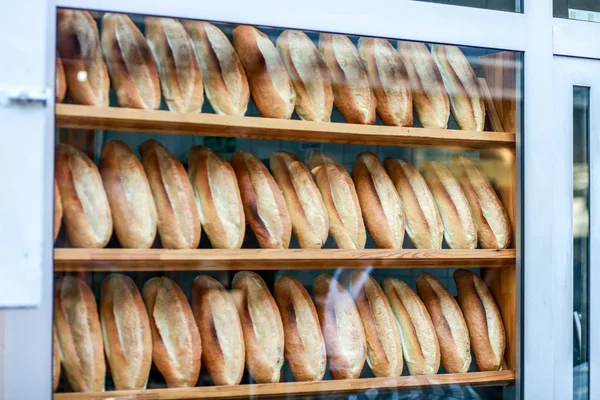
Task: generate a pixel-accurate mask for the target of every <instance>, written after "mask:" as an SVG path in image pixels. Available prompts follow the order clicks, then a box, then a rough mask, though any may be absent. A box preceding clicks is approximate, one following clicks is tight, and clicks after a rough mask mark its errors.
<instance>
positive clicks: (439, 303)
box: [417, 272, 471, 374]
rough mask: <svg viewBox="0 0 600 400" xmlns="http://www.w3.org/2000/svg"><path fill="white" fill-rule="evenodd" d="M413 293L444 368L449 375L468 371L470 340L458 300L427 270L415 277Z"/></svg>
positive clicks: (469, 364)
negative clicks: (431, 329) (431, 328)
mask: <svg viewBox="0 0 600 400" xmlns="http://www.w3.org/2000/svg"><path fill="white" fill-rule="evenodd" d="M417 292H418V293H419V297H421V300H423V304H425V307H426V308H427V312H428V313H429V316H430V317H431V321H432V322H433V326H434V327H435V331H436V334H437V338H438V342H439V343H440V353H441V361H442V365H443V366H444V370H446V372H448V373H450V374H458V373H463V372H468V371H469V367H470V366H471V342H470V341H469V331H468V329H467V323H466V322H465V318H464V317H463V313H462V311H461V310H460V307H459V306H458V303H457V302H456V300H455V299H454V297H453V296H452V295H451V294H450V293H448V291H447V290H446V288H444V286H443V285H442V284H441V283H440V281H438V280H437V279H436V278H435V277H434V276H433V275H431V274H430V273H427V272H421V273H420V274H419V276H418V277H417Z"/></svg>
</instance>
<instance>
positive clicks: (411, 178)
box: [384, 158, 444, 249]
mask: <svg viewBox="0 0 600 400" xmlns="http://www.w3.org/2000/svg"><path fill="white" fill-rule="evenodd" d="M384 165H385V169H386V170H387V173H388V174H389V176H390V178H391V180H392V182H393V183H394V186H396V190H397V191H398V195H399V196H400V200H401V202H402V207H403V209H404V215H405V217H406V232H407V233H408V237H410V240H411V242H412V243H413V244H414V246H415V247H416V248H417V249H441V248H442V241H443V240H444V225H443V224H442V218H441V217H440V213H439V211H438V208H437V205H436V204H435V200H434V199H433V195H432V194H431V191H430V190H429V187H428V186H427V183H425V179H423V176H422V175H421V174H420V173H419V171H418V170H417V169H416V168H414V167H413V166H412V165H410V164H408V163H406V162H404V161H402V160H398V159H396V158H387V159H386V160H385V162H384Z"/></svg>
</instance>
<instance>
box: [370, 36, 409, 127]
mask: <svg viewBox="0 0 600 400" xmlns="http://www.w3.org/2000/svg"><path fill="white" fill-rule="evenodd" d="M358 52H359V54H360V57H361V58H362V60H363V62H364V63H365V67H366V68H367V72H368V73H369V78H370V80H371V87H372V88H373V93H374V94H375V98H376V99H377V114H378V115H379V118H381V121H382V122H383V123H384V124H385V125H391V126H412V125H413V106H412V101H413V100H412V92H411V89H410V81H409V80H408V72H406V68H405V67H404V63H403V62H402V60H401V59H400V55H399V54H398V52H397V51H396V49H394V46H392V45H391V44H390V42H389V41H388V40H386V39H375V38H360V39H359V40H358Z"/></svg>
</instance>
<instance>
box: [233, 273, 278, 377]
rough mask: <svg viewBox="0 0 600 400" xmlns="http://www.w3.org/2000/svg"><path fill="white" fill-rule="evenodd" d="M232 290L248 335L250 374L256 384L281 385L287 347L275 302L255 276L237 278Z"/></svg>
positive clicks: (248, 366)
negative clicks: (284, 350)
mask: <svg viewBox="0 0 600 400" xmlns="http://www.w3.org/2000/svg"><path fill="white" fill-rule="evenodd" d="M231 288H232V294H233V297H234V299H235V301H236V306H237V309H238V313H239V316H240V320H241V323H242V330H243V332H244V341H245V345H246V368H247V369H248V372H249V373H250V375H252V378H253V379H254V380H255V381H256V383H271V382H273V383H274V382H279V376H280V372H281V366H282V365H283V348H284V344H285V343H284V336H283V324H282V322H281V315H280V314H279V309H278V308H277V304H275V299H273V296H272V295H271V292H269V288H268V287H267V284H266V283H265V281H264V280H263V279H262V278H261V277H260V276H259V275H258V274H256V273H254V272H250V271H240V272H238V273H237V274H235V276H234V277H233V281H232V283H231Z"/></svg>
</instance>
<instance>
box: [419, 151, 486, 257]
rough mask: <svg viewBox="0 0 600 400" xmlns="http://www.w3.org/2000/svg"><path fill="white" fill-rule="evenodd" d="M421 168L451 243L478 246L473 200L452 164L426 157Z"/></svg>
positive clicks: (451, 245) (457, 245)
mask: <svg viewBox="0 0 600 400" xmlns="http://www.w3.org/2000/svg"><path fill="white" fill-rule="evenodd" d="M420 169H421V172H422V174H423V178H425V182H427V185H429V189H430V190H431V194H432V195H433V198H434V200H435V203H436V205H437V208H438V210H439V212H440V217H441V218H442V223H443V224H444V238H446V243H448V246H449V247H450V248H451V249H474V248H475V247H477V228H476V226H475V221H474V220H473V215H472V214H471V210H470V208H469V202H468V201H467V198H466V197H465V194H464V192H463V190H462V189H461V187H460V184H459V183H458V181H457V180H456V178H454V176H453V175H452V173H451V172H450V170H449V169H448V167H446V166H445V165H444V164H442V163H440V162H437V161H423V162H422V163H421V165H420Z"/></svg>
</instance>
